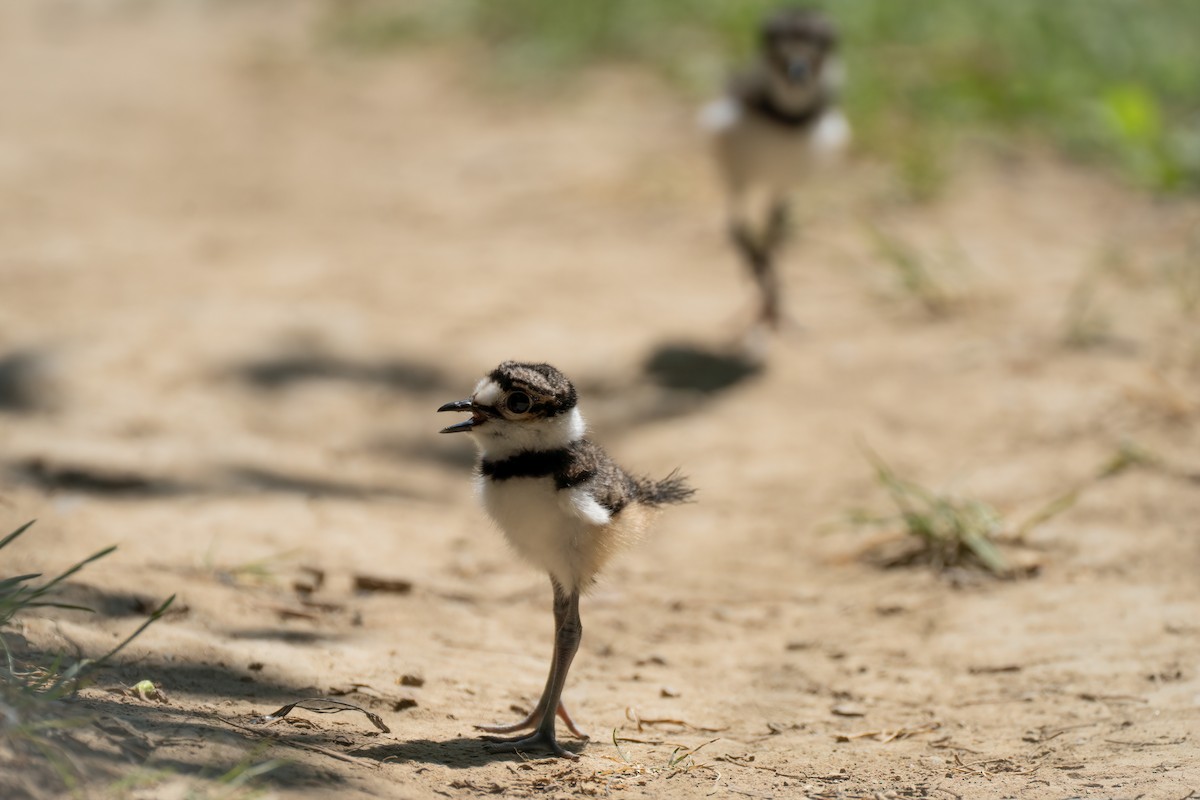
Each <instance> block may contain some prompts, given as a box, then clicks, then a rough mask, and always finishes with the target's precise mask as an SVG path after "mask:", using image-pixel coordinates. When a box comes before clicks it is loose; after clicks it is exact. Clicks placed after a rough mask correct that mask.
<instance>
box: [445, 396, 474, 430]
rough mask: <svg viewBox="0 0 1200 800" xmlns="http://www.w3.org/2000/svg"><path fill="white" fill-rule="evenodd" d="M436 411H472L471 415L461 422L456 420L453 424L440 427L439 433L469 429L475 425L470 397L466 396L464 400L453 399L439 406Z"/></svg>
mask: <svg viewBox="0 0 1200 800" xmlns="http://www.w3.org/2000/svg"><path fill="white" fill-rule="evenodd" d="M438 411H439V412H442V411H470V412H472V414H471V416H469V417H467V418H466V419H464V420H463V421H462V422H456V423H454V424H453V425H450V426H448V427H445V428H442V430H441V433H458V432H459V431H469V430H471V428H474V427H475V420H476V418H477V417H476V415H475V413H474V411H475V404H474V403H473V402H472V401H471V400H470V398H468V399H466V400H455V401H454V402H453V403H446V404H445V405H443V406H442V407H441V408H439V409H438Z"/></svg>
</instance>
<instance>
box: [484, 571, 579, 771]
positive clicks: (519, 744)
mask: <svg viewBox="0 0 1200 800" xmlns="http://www.w3.org/2000/svg"><path fill="white" fill-rule="evenodd" d="M582 638H583V625H582V623H580V621H579V592H569V593H568V592H566V591H564V590H563V588H562V587H561V586H559V585H558V584H557V583H555V584H554V659H553V661H552V662H551V664H550V677H549V679H548V680H547V681H546V691H545V692H544V693H543V694H542V699H541V700H539V701H538V704H537V707H536V708H535V709H534V710H533V713H532V714H530V716H529V719H527V720H524V721H523V722H522V723H521V725H522V727H524V724H525V723H526V722H528V723H531V724H533V725H534V726H535V727H534V731H533V733H532V734H531V735H529V736H524V737H520V738H516V739H494V740H492V741H493V742H494V743H493V744H491V745H489V749H492V750H497V751H511V752H516V751H525V750H532V749H539V748H540V749H547V750H550V751H551V752H553V753H554V754H555V755H558V756H562V757H563V758H570V759H577V758H579V756H577V755H575V754H574V753H572V752H571V751H570V750H567V749H565V748H564V747H563V746H562V745H560V744H559V743H558V739H557V738H555V735H554V724H555V723H554V720H555V717H556V716H560V717H562V718H563V721H564V722H566V723H567V728H568V729H569V730H570V731H571V733H573V734H575V735H576V736H580V738H587V737H586V736H584V735H583V734H581V733H580V732H579V730H578V729H577V728H576V727H575V725H574V723H573V722H572V721H571V717H570V715H569V714H567V712H566V709H564V708H563V706H562V692H563V686H565V685H566V683H567V672H568V671H569V670H570V669H571V661H572V660H574V658H575V653H576V652H577V651H578V650H579V642H580V640H582ZM551 708H553V709H555V710H556V713H555V714H547V713H546V712H547V711H548V710H549V709H551ZM539 711H540V719H538V720H537V721H536V722H534V721H533V719H534V717H536V716H538V714H539ZM517 730H520V728H517Z"/></svg>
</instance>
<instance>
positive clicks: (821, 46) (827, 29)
mask: <svg viewBox="0 0 1200 800" xmlns="http://www.w3.org/2000/svg"><path fill="white" fill-rule="evenodd" d="M759 35H760V46H761V48H762V54H763V58H764V60H765V61H766V64H767V68H768V69H769V70H770V73H771V76H772V78H773V79H774V80H775V81H776V82H777V83H778V84H779V85H781V86H786V87H789V88H791V89H792V90H803V89H809V90H813V89H816V87H818V86H819V85H820V84H821V81H822V73H823V71H824V68H825V66H826V63H827V62H828V61H829V59H830V57H831V56H832V54H833V52H834V51H835V50H836V49H837V41H838V35H837V29H836V28H834V26H833V23H831V22H830V21H829V20H828V19H826V18H825V17H824V16H823V15H822V14H820V13H819V12H817V11H813V10H810V9H805V8H785V9H781V10H780V11H777V12H775V13H774V14H772V15H771V16H769V17H767V18H766V19H765V20H764V21H763V24H762V28H761V30H760V34H759Z"/></svg>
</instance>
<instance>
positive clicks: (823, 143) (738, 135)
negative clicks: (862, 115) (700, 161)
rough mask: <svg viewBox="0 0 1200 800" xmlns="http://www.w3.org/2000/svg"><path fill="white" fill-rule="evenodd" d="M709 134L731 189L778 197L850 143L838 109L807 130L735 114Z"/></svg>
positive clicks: (843, 118) (847, 128)
mask: <svg viewBox="0 0 1200 800" xmlns="http://www.w3.org/2000/svg"><path fill="white" fill-rule="evenodd" d="M712 131H713V133H714V134H715V136H716V144H717V149H718V154H719V157H720V160H721V164H722V167H723V169H724V171H725V173H726V178H727V179H728V181H729V183H730V186H731V188H732V189H733V190H734V191H735V192H740V191H747V190H753V189H755V188H762V189H766V190H768V191H770V192H771V193H773V194H775V195H777V196H778V195H785V194H787V193H788V192H790V191H791V190H793V189H795V188H796V187H797V186H798V185H800V184H802V183H803V181H804V180H805V179H806V178H807V177H808V175H809V174H810V173H811V172H812V170H813V169H814V168H816V167H818V166H820V165H821V164H824V163H827V162H828V161H830V160H831V159H833V158H834V157H836V156H837V155H838V154H839V153H840V152H841V151H843V150H844V149H845V147H846V145H847V144H848V142H849V139H850V126H849V124H847V122H846V118H845V117H844V116H843V115H842V113H841V112H840V111H838V110H837V109H832V110H830V111H828V112H826V113H825V114H823V115H822V116H821V118H820V119H819V120H817V122H816V124H815V125H813V127H812V128H809V129H806V130H791V129H789V128H786V127H781V126H779V125H777V124H776V123H773V122H770V121H768V120H764V119H761V118H759V117H757V116H753V115H749V114H745V113H739V114H738V115H737V116H736V117H732V118H730V119H728V121H726V122H725V124H723V125H721V126H719V127H718V126H714V127H713V129H712Z"/></svg>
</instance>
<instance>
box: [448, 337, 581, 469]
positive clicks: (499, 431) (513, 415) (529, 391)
mask: <svg viewBox="0 0 1200 800" xmlns="http://www.w3.org/2000/svg"><path fill="white" fill-rule="evenodd" d="M438 411H467V412H470V414H471V416H470V417H468V418H467V419H464V420H463V421H462V422H456V423H455V424H453V425H450V426H448V427H446V428H443V429H442V433H460V432H465V433H471V434H474V436H475V442H476V444H478V445H479V449H480V450H482V451H483V452H484V453H486V454H487V455H490V456H492V457H494V458H502V457H504V456H506V455H510V454H513V453H518V452H521V451H523V450H531V451H537V450H550V449H555V448H559V447H564V446H565V445H567V444H569V443H570V442H573V441H575V440H576V439H580V438H582V437H583V434H584V422H583V417H582V416H581V415H580V413H579V409H578V408H576V395H575V387H574V386H572V385H571V382H570V381H569V380H567V376H566V375H563V374H562V373H561V372H559V371H558V370H557V369H555V368H554V367H552V366H550V365H549V364H528V363H521V362H517V361H505V362H504V363H503V364H501V365H500V366H498V367H496V368H495V369H494V370H492V371H491V372H490V373H488V375H487V376H486V377H485V378H483V379H482V380H480V381H479V383H478V384H477V385H476V386H475V391H474V393H472V395H471V396H470V397H468V398H467V399H465V400H455V401H454V402H451V403H446V404H445V405H443V406H442V407H441V408H439V409H438Z"/></svg>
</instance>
